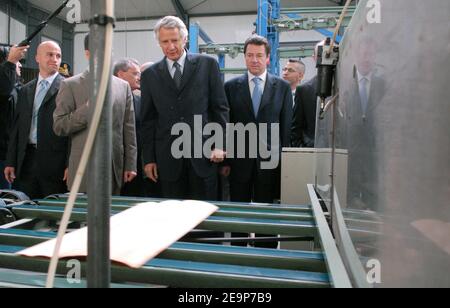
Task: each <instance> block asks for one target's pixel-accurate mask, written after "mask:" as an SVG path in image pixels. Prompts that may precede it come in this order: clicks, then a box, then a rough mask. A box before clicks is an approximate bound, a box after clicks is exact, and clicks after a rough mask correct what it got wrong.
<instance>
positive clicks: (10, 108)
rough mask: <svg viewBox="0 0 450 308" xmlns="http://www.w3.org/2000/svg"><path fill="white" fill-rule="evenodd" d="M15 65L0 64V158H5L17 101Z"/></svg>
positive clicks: (8, 63)
mask: <svg viewBox="0 0 450 308" xmlns="http://www.w3.org/2000/svg"><path fill="white" fill-rule="evenodd" d="M16 79H17V78H16V65H15V64H13V63H10V62H5V63H3V64H1V65H0V160H5V159H6V152H7V150H8V138H9V134H10V133H11V126H12V122H13V117H14V112H15V105H16V102H17V89H18V88H17V87H15V84H16Z"/></svg>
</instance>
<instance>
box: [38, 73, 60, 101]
mask: <svg viewBox="0 0 450 308" xmlns="http://www.w3.org/2000/svg"><path fill="white" fill-rule="evenodd" d="M61 80H62V77H61V76H60V75H58V76H57V77H56V78H55V80H54V81H53V83H52V85H51V86H50V89H48V91H47V94H46V95H45V98H44V100H43V101H42V105H41V107H42V106H44V105H45V104H47V103H48V102H49V101H50V99H51V98H52V97H53V96H55V95H56V94H57V93H58V91H59V86H60V85H61Z"/></svg>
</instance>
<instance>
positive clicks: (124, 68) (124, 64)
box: [114, 58, 140, 77]
mask: <svg viewBox="0 0 450 308" xmlns="http://www.w3.org/2000/svg"><path fill="white" fill-rule="evenodd" d="M133 65H137V66H138V67H140V64H139V62H138V61H137V60H135V59H131V58H124V59H120V60H119V61H117V62H116V63H114V76H116V77H117V75H118V74H119V72H128V70H129V69H130V68H132V66H133Z"/></svg>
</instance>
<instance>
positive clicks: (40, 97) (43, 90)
mask: <svg viewBox="0 0 450 308" xmlns="http://www.w3.org/2000/svg"><path fill="white" fill-rule="evenodd" d="M49 85H50V84H49V82H48V81H47V80H41V82H40V83H39V91H38V94H37V95H36V98H35V99H34V104H33V117H32V119H31V130H30V143H31V144H37V126H38V116H39V109H40V108H41V105H42V103H43V102H44V98H45V96H46V95H47V92H48V89H49Z"/></svg>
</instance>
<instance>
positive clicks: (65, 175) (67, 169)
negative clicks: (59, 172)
mask: <svg viewBox="0 0 450 308" xmlns="http://www.w3.org/2000/svg"><path fill="white" fill-rule="evenodd" d="M68 179H69V168H66V170H64V178H63V182H67V180H68Z"/></svg>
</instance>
